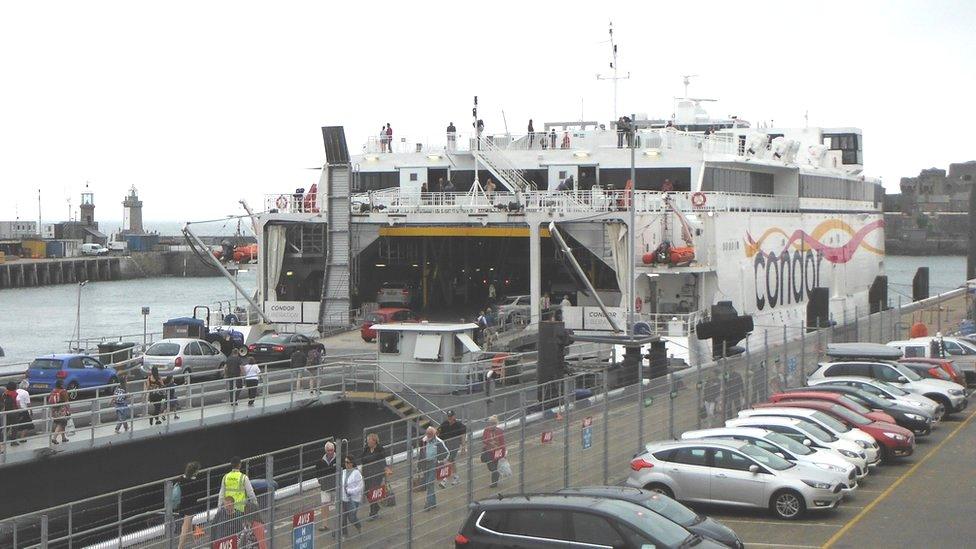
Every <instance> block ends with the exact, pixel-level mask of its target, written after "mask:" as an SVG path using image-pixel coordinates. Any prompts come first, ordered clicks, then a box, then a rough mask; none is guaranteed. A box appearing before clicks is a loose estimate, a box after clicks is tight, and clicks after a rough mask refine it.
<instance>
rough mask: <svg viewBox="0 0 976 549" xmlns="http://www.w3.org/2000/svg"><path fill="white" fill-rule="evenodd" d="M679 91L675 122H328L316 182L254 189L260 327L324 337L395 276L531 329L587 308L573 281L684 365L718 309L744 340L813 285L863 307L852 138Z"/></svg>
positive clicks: (783, 315) (877, 190)
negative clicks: (678, 349)
mask: <svg viewBox="0 0 976 549" xmlns="http://www.w3.org/2000/svg"><path fill="white" fill-rule="evenodd" d="M685 95H686V96H685V97H682V98H679V99H676V101H675V105H674V114H673V116H672V117H670V118H661V119H651V118H648V117H646V116H641V115H636V116H628V117H627V118H626V119H624V118H621V119H618V120H617V121H606V122H600V121H570V122H559V121H557V122H545V123H542V124H537V125H536V126H535V127H534V129H535V131H534V132H533V133H531V134H529V133H526V134H522V135H516V134H508V133H506V134H503V135H488V134H479V132H478V130H477V129H475V128H477V127H478V119H477V98H475V107H474V109H473V114H474V117H473V118H472V119H471V120H470V121H469V122H470V124H471V126H472V127H473V128H472V130H473V131H472V132H448V133H445V134H444V135H442V136H440V138H438V139H434V140H428V139H414V138H408V137H403V136H400V135H399V134H398V135H395V136H393V138H392V139H389V138H387V137H386V135H385V134H384V135H379V136H376V137H373V138H370V139H369V140H368V141H367V142H366V143H363V144H359V145H355V146H354V147H353V149H354V150H355V151H358V152H356V153H355V154H350V152H349V146H348V145H347V143H346V141H345V136H344V131H343V129H342V127H339V126H331V127H325V128H323V137H324V141H325V149H326V158H327V160H326V162H325V163H324V165H323V166H322V172H321V177H320V179H319V182H318V184H317V185H316V186H315V188H313V189H308V190H299V191H297V192H291V191H282V192H277V193H271V194H267V195H266V196H265V204H264V209H263V211H262V212H260V213H257V214H255V216H254V217H255V228H256V233H257V235H258V238H259V245H260V249H261V253H260V255H259V269H260V277H259V280H261V281H262V282H261V287H260V289H259V301H260V302H261V303H260V304H261V305H262V306H263V307H264V310H265V312H266V314H267V315H268V317H269V320H270V321H272V322H277V323H288V324H305V325H308V327H309V328H311V327H313V326H314V327H317V328H318V329H320V330H323V329H326V328H327V327H328V326H330V325H341V324H348V322H349V314H350V312H349V311H350V310H352V309H355V308H357V307H361V306H363V305H364V304H369V303H371V302H373V301H375V296H376V295H377V292H378V291H379V290H380V288H381V286H383V284H384V283H386V284H390V283H394V284H395V285H396V287H397V288H402V291H403V293H404V296H405V300H409V302H410V304H412V305H413V307H414V308H415V309H422V310H425V311H428V312H429V313H428V314H429V315H430V317H431V318H433V319H437V320H439V319H440V318H438V316H437V315H438V314H441V315H442V316H445V319H446V317H447V316H451V315H453V318H451V320H457V317H458V316H463V317H467V318H468V319H473V318H474V316H475V315H476V314H477V311H478V310H479V309H480V308H481V307H483V306H484V304H485V303H486V302H487V301H488V299H489V292H491V291H492V290H491V289H490V288H491V287H492V286H494V292H496V294H497V296H498V297H499V298H501V297H502V296H513V295H524V296H527V301H525V303H526V309H527V314H526V316H527V319H526V320H527V321H528V324H529V325H532V324H534V323H536V322H538V321H539V320H540V319H541V318H542V315H543V312H542V310H541V309H542V304H543V303H545V302H546V301H551V302H552V303H553V304H556V303H559V302H560V300H562V299H563V298H564V297H566V298H568V299H569V301H570V302H571V303H572V304H573V305H574V306H581V308H582V310H586V307H585V306H587V305H590V306H592V305H596V303H595V302H594V301H593V300H592V296H586V295H584V293H583V292H580V291H579V290H581V289H582V285H581V284H580V275H582V276H585V277H586V278H587V279H588V280H589V281H590V282H591V283H592V285H593V286H594V287H595V288H596V290H597V294H598V295H599V296H601V297H602V299H603V301H604V302H605V305H607V306H608V309H609V311H610V314H612V315H616V314H618V313H622V314H631V315H633V316H631V317H630V320H631V323H632V324H633V323H635V322H644V323H646V324H647V325H648V326H649V327H650V328H651V329H652V330H653V331H655V332H658V333H662V334H665V333H666V335H669V336H673V338H678V343H679V345H685V346H688V347H689V348H691V349H692V352H693V353H694V352H698V351H695V350H694V348H695V347H699V350H703V349H707V348H708V347H707V346H708V344H709V342H707V341H704V342H698V341H697V339H696V338H694V337H693V332H694V329H695V326H696V325H697V324H698V323H699V322H701V321H702V320H703V319H705V318H707V316H708V314H709V311H710V309H711V307H712V306H713V305H715V304H717V303H719V302H731V304H732V306H733V307H734V308H735V310H736V311H737V312H738V313H739V314H746V315H751V316H752V317H753V322H754V325H755V329H754V331H753V335H752V336H751V337H753V338H756V337H757V336H758V335H759V334H760V333H762V332H764V331H765V329H769V330H770V331H771V334H769V337H770V338H774V337H776V335H779V337H782V333H783V326H784V325H785V326H789V327H796V328H798V329H799V328H800V327H801V326H802V324H803V323H804V322H806V321H807V318H808V314H807V305H808V303H809V301H810V299H811V295H812V294H813V293H814V292H815V289H816V288H827V289H828V291H829V315H830V316H831V317H832V318H835V319H837V320H838V321H839V320H840V319H841V317H844V316H845V315H846V316H852V315H854V313H855V311H856V310H859V311H864V312H866V311H867V310H868V309H869V308H870V307H871V306H872V302H871V300H870V299H869V293H870V289H871V287H872V285H874V284H877V282H878V280H879V276H880V275H882V274H883V271H884V220H883V215H882V202H883V196H884V194H883V193H884V191H883V189H882V187H881V185H880V182H879V181H878V180H876V179H872V178H869V177H866V176H865V175H864V173H863V169H864V162H863V150H862V144H863V140H862V134H861V131H860V130H859V129H857V128H853V127H842V128H823V127H802V128H778V127H764V126H763V127H753V125H752V124H750V123H748V122H746V121H744V120H741V119H738V118H734V117H730V118H728V119H713V118H710V117H709V115H708V113H707V112H706V110H705V108H704V106H703V105H704V104H705V102H706V101H708V100H705V99H696V98H693V97H687V93H686V94H685ZM459 125H460V124H459ZM464 125H465V126H468V123H465V124H464ZM632 172H633V176H632V175H631V173H632ZM631 209H633V212H631ZM631 213H633V220H632V219H631V217H632V216H631ZM631 223H633V224H634V244H633V247H634V253H633V256H631V248H630V243H629V236H630V235H629V232H628V231H629V230H630V229H631ZM550 224H553V225H550ZM550 227H554V228H558V230H559V232H560V234H562V235H564V236H566V237H567V240H568V241H569V242H570V246H571V247H572V248H573V252H572V253H573V254H574V256H575V257H576V259H577V260H578V262H579V264H580V265H581V267H582V268H581V270H580V272H574V271H573V270H572V269H569V268H567V267H566V262H565V261H564V259H565V258H564V257H562V252H561V251H560V250H559V248H558V247H557V246H555V245H554V244H553V242H552V240H553V239H552V238H550V236H551V235H550ZM631 276H634V277H635V283H634V285H633V291H632V290H631V286H630V277H631ZM547 298H548V299H547ZM405 303H406V301H405ZM576 327H577V328H579V327H580V326H576ZM795 335H796V332H794V333H793V334H792V335H791V337H793V336H795ZM673 338H672V339H673ZM681 338H683V339H681Z"/></svg>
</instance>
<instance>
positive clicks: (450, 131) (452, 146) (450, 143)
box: [447, 122, 457, 151]
mask: <svg viewBox="0 0 976 549" xmlns="http://www.w3.org/2000/svg"><path fill="white" fill-rule="evenodd" d="M447 150H449V151H454V150H457V128H455V127H454V122H449V123H448V124H447Z"/></svg>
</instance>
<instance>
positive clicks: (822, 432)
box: [796, 420, 838, 442]
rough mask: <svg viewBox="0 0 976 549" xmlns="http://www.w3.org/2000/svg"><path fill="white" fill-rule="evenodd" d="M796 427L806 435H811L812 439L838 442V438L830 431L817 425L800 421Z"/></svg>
mask: <svg viewBox="0 0 976 549" xmlns="http://www.w3.org/2000/svg"><path fill="white" fill-rule="evenodd" d="M796 426H797V427H798V428H800V429H802V430H803V432H804V433H806V434H808V435H810V436H811V437H813V438H815V439H817V440H819V441H821V442H837V440H838V439H837V437H835V436H834V435H833V433H831V432H830V431H827V430H826V429H824V428H822V427H821V426H819V425H817V424H816V423H812V422H809V421H803V420H798V421H797V422H796Z"/></svg>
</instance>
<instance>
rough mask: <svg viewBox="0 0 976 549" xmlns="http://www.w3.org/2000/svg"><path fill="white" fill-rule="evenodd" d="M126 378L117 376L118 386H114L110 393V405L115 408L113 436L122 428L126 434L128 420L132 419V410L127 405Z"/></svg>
mask: <svg viewBox="0 0 976 549" xmlns="http://www.w3.org/2000/svg"><path fill="white" fill-rule="evenodd" d="M127 387H128V384H127V383H126V377H125V376H124V375H121V376H119V384H118V385H116V386H115V392H114V393H112V404H113V405H114V406H115V434H118V433H119V429H122V428H123V427H124V428H125V430H126V431H127V432H128V430H129V418H131V417H132V408H131V407H130V405H129V391H128V389H127Z"/></svg>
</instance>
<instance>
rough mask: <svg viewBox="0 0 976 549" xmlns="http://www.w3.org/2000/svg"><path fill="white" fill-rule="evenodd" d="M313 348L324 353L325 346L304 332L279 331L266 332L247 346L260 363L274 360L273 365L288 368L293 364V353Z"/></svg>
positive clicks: (306, 351) (251, 354)
mask: <svg viewBox="0 0 976 549" xmlns="http://www.w3.org/2000/svg"><path fill="white" fill-rule="evenodd" d="M311 349H318V350H319V351H320V352H322V353H323V354H324V353H325V346H323V345H322V344H321V343H318V342H316V341H314V340H313V339H311V338H309V337H308V336H304V335H302V334H290V333H284V332H278V333H274V334H265V335H263V336H261V338H260V339H258V340H257V341H255V342H254V343H252V344H250V345H248V346H247V352H248V354H249V355H250V356H253V357H254V359H255V360H257V361H258V363H260V364H263V363H265V362H274V363H275V364H272V365H271V366H272V367H278V368H288V367H290V366H291V355H292V354H294V352H295V351H298V350H301V351H302V352H304V353H305V354H306V355H307V354H308V352H309V351H310V350H311Z"/></svg>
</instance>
